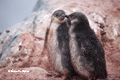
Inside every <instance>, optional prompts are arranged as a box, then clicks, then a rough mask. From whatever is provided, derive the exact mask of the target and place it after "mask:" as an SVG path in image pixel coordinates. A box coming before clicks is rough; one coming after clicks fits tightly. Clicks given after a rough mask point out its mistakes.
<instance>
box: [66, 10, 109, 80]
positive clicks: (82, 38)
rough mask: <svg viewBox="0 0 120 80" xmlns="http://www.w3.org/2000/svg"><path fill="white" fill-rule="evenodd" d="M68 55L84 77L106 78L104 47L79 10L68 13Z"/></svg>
mask: <svg viewBox="0 0 120 80" xmlns="http://www.w3.org/2000/svg"><path fill="white" fill-rule="evenodd" d="M67 24H68V26H69V41H70V42H69V46H70V56H71V61H72V65H73V67H74V69H75V70H76V72H77V73H78V74H79V75H80V76H83V77H84V78H87V79H88V78H91V79H105V78H107V71H106V61H105V53H104V49H103V47H102V45H101V43H100V41H99V40H98V38H97V36H96V35H95V33H94V31H93V30H92V29H91V28H90V25H89V22H88V19H87V17H86V16H85V15H84V14H83V13H80V12H74V13H72V14H70V15H69V17H68V20H67Z"/></svg>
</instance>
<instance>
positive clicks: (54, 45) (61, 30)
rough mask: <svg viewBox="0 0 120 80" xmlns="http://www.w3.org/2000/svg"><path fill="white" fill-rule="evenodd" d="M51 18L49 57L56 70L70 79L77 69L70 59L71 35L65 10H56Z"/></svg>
mask: <svg viewBox="0 0 120 80" xmlns="http://www.w3.org/2000/svg"><path fill="white" fill-rule="evenodd" d="M51 18H52V19H51V23H50V27H49V31H48V37H47V38H48V39H47V40H46V41H47V50H48V58H49V61H50V63H51V65H52V66H53V68H54V70H55V71H56V72H57V73H58V74H59V75H60V76H63V79H64V80H69V78H70V76H72V75H73V74H74V73H75V71H74V69H73V67H72V63H71V59H70V50H69V35H68V27H67V25H66V22H65V20H66V18H65V12H64V11H63V10H56V11H55V12H54V13H53V14H52V17H51Z"/></svg>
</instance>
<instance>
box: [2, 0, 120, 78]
mask: <svg viewBox="0 0 120 80" xmlns="http://www.w3.org/2000/svg"><path fill="white" fill-rule="evenodd" d="M39 2H40V1H38V3H37V7H36V8H35V11H37V12H33V13H32V14H31V16H28V17H27V18H26V19H25V21H23V22H21V23H18V24H16V25H14V26H12V27H11V28H10V29H8V30H6V31H4V32H2V33H0V68H1V69H0V70H1V71H0V73H2V75H1V76H0V79H1V77H3V78H5V77H4V76H10V75H12V74H9V73H8V72H6V71H7V70H8V69H26V68H27V69H29V70H31V67H36V68H34V69H35V70H34V69H32V70H33V71H35V73H36V74H35V76H33V77H32V78H31V77H28V78H27V77H26V79H29V78H31V79H33V78H34V79H40V77H39V78H38V76H37V75H41V74H39V73H38V72H40V71H39V70H37V69H38V68H37V67H40V68H43V69H45V70H47V71H49V70H51V66H50V64H49V61H48V58H47V54H46V53H42V50H43V44H44V37H45V31H46V28H47V27H48V26H49V23H50V18H51V14H52V12H53V11H54V10H57V9H63V10H65V12H66V13H67V14H70V13H72V12H75V11H80V12H83V13H84V14H86V15H87V17H88V19H89V22H90V25H91V28H92V29H93V30H94V31H95V33H96V35H97V36H98V38H99V39H100V41H101V43H102V44H103V47H104V50H105V55H106V63H107V71H108V74H109V78H113V79H114V78H116V77H117V78H119V74H120V14H119V13H120V5H119V3H120V1H119V0H114V1H113V0H99V1H96V0H74V1H72V0H71V1H70V0H66V1H64V0H62V1H61V0H51V1H47V3H46V4H45V5H46V6H47V7H46V8H45V9H39V4H41V3H39ZM38 9H39V10H38ZM2 70H4V71H2ZM37 73H38V74H37ZM32 74H34V73H29V74H27V75H26V74H23V73H17V74H15V75H21V76H31V75H32ZM44 74H46V72H45V73H44ZM13 77H16V76H13ZM42 77H45V76H43V75H42ZM6 79H7V78H6ZM9 79H13V78H10V77H9ZM14 79H17V80H20V79H19V78H14ZM14 79H13V80H14ZM41 80H44V79H41Z"/></svg>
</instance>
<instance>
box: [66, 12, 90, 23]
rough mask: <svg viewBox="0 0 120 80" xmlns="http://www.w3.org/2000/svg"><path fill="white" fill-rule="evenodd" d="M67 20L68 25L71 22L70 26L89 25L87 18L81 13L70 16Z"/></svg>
mask: <svg viewBox="0 0 120 80" xmlns="http://www.w3.org/2000/svg"><path fill="white" fill-rule="evenodd" d="M66 18H67V23H68V22H69V23H68V24H69V25H78V24H81V25H89V22H88V19H87V17H86V16H85V15H84V14H83V13H81V12H74V13H72V14H70V15H68V16H67V17H66Z"/></svg>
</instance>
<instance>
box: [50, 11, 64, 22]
mask: <svg viewBox="0 0 120 80" xmlns="http://www.w3.org/2000/svg"><path fill="white" fill-rule="evenodd" d="M52 21H53V22H56V23H59V24H61V23H63V22H65V12H64V11H63V10H56V11H55V12H54V13H53V14H52Z"/></svg>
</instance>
